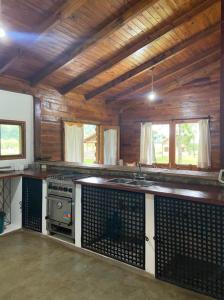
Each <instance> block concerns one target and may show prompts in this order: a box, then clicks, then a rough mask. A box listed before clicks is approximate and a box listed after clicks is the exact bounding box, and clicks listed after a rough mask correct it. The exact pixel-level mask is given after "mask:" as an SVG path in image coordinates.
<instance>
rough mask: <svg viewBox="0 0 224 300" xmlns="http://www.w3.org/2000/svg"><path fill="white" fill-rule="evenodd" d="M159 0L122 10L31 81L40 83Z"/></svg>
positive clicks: (140, 3) (138, 2) (140, 2)
mask: <svg viewBox="0 0 224 300" xmlns="http://www.w3.org/2000/svg"><path fill="white" fill-rule="evenodd" d="M157 1H158V0H140V1H137V2H136V4H135V5H133V6H131V7H130V8H129V9H126V10H125V11H124V12H122V13H121V14H120V15H119V16H118V17H116V18H115V19H113V21H111V22H109V23H108V24H107V25H106V26H102V28H101V29H100V30H99V31H97V32H96V33H95V34H90V35H89V36H88V37H87V38H86V40H85V42H83V43H81V44H80V45H77V43H74V45H72V46H71V47H70V48H69V49H68V50H66V51H64V52H63V53H62V54H61V55H59V57H58V58H57V59H55V60H54V61H52V62H51V63H49V64H48V65H47V66H46V67H45V68H43V69H42V70H40V71H39V72H38V73H37V74H36V75H34V76H33V78H31V80H30V82H31V84H32V85H36V84H38V83H39V82H40V81H42V80H43V79H44V78H45V77H47V76H48V75H50V74H51V73H53V72H54V71H56V70H58V69H59V68H61V67H62V66H64V65H65V64H67V63H68V62H70V61H71V60H73V59H74V58H75V57H76V56H77V55H79V54H80V53H81V52H83V51H85V50H86V49H88V48H89V47H90V46H92V45H93V44H95V43H96V42H97V41H99V40H101V39H102V38H106V37H107V36H109V35H111V34H112V33H114V32H115V31H116V30H118V29H120V28H121V27H122V26H124V25H125V24H127V23H128V22H129V21H130V20H132V19H133V18H135V17H136V16H137V15H139V14H140V13H141V12H142V11H144V10H145V9H147V8H149V7H150V6H152V5H153V4H155V3H156V2H157Z"/></svg>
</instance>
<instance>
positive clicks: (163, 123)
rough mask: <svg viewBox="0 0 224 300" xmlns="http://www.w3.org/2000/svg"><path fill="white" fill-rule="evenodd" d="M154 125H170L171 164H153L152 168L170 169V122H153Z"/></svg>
mask: <svg viewBox="0 0 224 300" xmlns="http://www.w3.org/2000/svg"><path fill="white" fill-rule="evenodd" d="M152 125H169V162H168V163H167V164H161V163H153V164H152V167H156V168H157V167H158V168H169V166H170V146H171V145H170V122H169V121H162V122H157V121H156V122H152Z"/></svg>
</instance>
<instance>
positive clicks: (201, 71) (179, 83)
mask: <svg viewBox="0 0 224 300" xmlns="http://www.w3.org/2000/svg"><path fill="white" fill-rule="evenodd" d="M219 67H220V59H217V58H216V59H214V60H213V61H211V63H210V64H209V65H208V64H207V62H205V63H204V64H203V66H201V67H199V68H198V69H197V70H195V71H194V72H192V71H189V72H188V73H187V74H186V75H184V76H182V77H181V78H180V79H178V80H172V82H171V83H168V84H166V85H165V86H161V87H157V90H158V93H159V95H160V97H163V96H165V94H168V93H170V92H172V91H174V90H176V89H178V88H181V87H183V86H184V85H186V84H188V83H189V82H191V81H192V80H194V79H198V78H200V77H202V76H205V75H206V76H207V75H208V74H209V73H211V72H213V71H214V70H218V69H219ZM142 96H143V97H142V98H141V99H138V100H137V102H136V98H135V99H133V98H132V99H126V100H124V101H122V102H121V105H120V107H121V109H120V112H124V110H127V109H129V108H131V107H132V106H134V105H136V104H137V103H138V104H139V102H141V104H142V105H144V104H147V103H149V100H148V99H147V98H146V97H145V95H144V94H143V95H142ZM155 104H156V103H154V105H155Z"/></svg>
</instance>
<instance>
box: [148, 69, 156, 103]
mask: <svg viewBox="0 0 224 300" xmlns="http://www.w3.org/2000/svg"><path fill="white" fill-rule="evenodd" d="M151 72H152V90H151V92H150V93H149V95H148V98H149V100H151V101H154V100H155V99H156V93H155V92H154V76H153V69H152V70H151Z"/></svg>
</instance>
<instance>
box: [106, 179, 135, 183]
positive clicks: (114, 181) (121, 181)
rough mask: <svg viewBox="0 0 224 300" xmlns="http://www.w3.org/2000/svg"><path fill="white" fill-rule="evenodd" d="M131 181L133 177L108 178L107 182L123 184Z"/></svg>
mask: <svg viewBox="0 0 224 300" xmlns="http://www.w3.org/2000/svg"><path fill="white" fill-rule="evenodd" d="M131 181H133V179H129V178H113V179H110V180H108V182H113V183H123V184H127V183H129V182H131Z"/></svg>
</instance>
